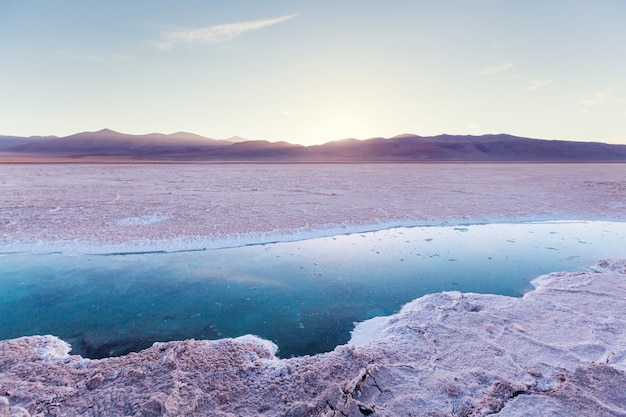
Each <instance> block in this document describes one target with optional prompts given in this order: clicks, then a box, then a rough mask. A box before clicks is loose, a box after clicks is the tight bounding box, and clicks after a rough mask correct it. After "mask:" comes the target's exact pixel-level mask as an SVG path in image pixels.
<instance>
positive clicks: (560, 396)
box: [0, 164, 626, 417]
mask: <svg viewBox="0 0 626 417" xmlns="http://www.w3.org/2000/svg"><path fill="white" fill-rule="evenodd" d="M0 186H1V188H0V195H1V198H0V213H1V216H2V217H1V223H0V224H1V227H2V229H1V230H2V235H1V237H0V239H1V240H0V245H1V247H2V248H3V251H5V252H10V251H11V250H12V249H25V250H26V249H28V248H31V249H33V248H35V249H37V248H39V249H45V248H55V247H61V248H63V245H70V246H71V247H74V248H76V247H79V248H80V247H81V246H83V247H89V248H94V247H97V246H103V247H106V246H107V245H118V246H119V245H122V246H123V245H126V246H127V247H148V246H151V247H153V248H159V247H160V248H164V249H168V248H171V246H168V245H170V243H169V242H172V241H178V242H183V243H179V244H178V245H179V247H180V246H181V245H189V247H193V246H194V245H198V244H206V243H210V242H214V243H215V245H217V246H219V245H224V244H245V243H251V242H261V241H264V240H266V241H267V240H271V239H276V238H281V237H282V238H293V237H306V236H310V235H316V234H318V233H328V234H329V233H337V232H340V231H344V232H350V231H356V230H364V229H372V228H383V227H388V226H390V225H419V224H455V223H457V224H460V223H475V222H496V221H508V222H516V221H530V220H558V219H596V220H599V219H603V220H621V221H624V220H626V166H625V165H624V164H423V165H421V164H406V165H393V164H370V165H330V164H329V165H314V164H312V165H269V164H268V165H258V164H246V165H237V164H232V165H217V164H216V165H212V164H205V165H202V164H195V165H194V164H181V165H169V164H163V165H104V164H102V165H95V164H94V165H81V164H76V165H45V164H42V165H38V164H35V165H19V164H18V165H0ZM146 242H148V243H146ZM84 245H86V246H84ZM89 245H91V246H89ZM142 245H143V246H142ZM146 245H147V246H146ZM5 256H8V255H5ZM533 284H534V285H535V288H536V289H535V290H534V291H531V292H529V293H527V294H526V295H525V296H524V297H522V298H513V297H505V296H498V295H484V294H483V295H480V294H463V293H459V292H447V293H438V294H432V295H427V296H424V297H422V298H419V299H417V300H415V301H413V302H411V303H409V304H407V305H406V306H405V307H404V308H403V309H402V310H401V311H400V312H399V313H398V314H395V315H393V316H390V317H389V318H386V319H380V318H377V319H375V320H374V321H366V322H365V323H363V324H361V325H359V326H357V328H356V330H355V332H354V338H353V340H352V343H349V344H346V345H342V346H338V347H337V348H336V349H335V350H334V351H332V352H329V353H325V354H319V355H315V356H304V357H297V358H291V359H282V360H281V359H277V358H276V357H275V356H274V353H275V346H273V344H272V343H271V342H268V341H264V340H261V339H259V338H256V337H254V336H246V337H243V338H237V339H223V340H217V341H194V340H187V341H180V342H167V343H155V344H154V345H153V346H152V347H151V348H149V349H146V350H144V351H142V352H139V353H131V354H129V355H126V356H122V357H117V358H107V359H102V360H89V359H84V358H81V357H79V356H72V355H70V354H69V352H70V347H69V346H68V345H67V343H65V342H63V341H61V340H60V339H58V338H55V337H53V336H33V337H24V338H19V339H12V340H7V341H0V416H9V415H21V416H30V415H33V416H34V415H38V416H42V415H46V416H47V415H58V416H64V415H86V416H108V415H134V416H161V415H163V416H179V415H197V416H204V415H216V416H257V415H258V416H363V415H371V416H399V415H406V416H424V415H429V416H465V417H467V416H483V415H491V414H498V415H502V416H526V415H545V416H570V415H594V416H620V415H626V406H625V404H626V362H625V360H626V321H625V320H624V312H625V311H626V265H625V264H624V260H611V261H603V262H600V263H599V264H598V265H597V266H596V267H595V268H594V269H593V270H589V271H586V272H576V273H555V274H550V275H546V276H543V277H540V278H538V279H537V280H535V281H534V282H533Z"/></svg>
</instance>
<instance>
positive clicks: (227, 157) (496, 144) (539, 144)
mask: <svg viewBox="0 0 626 417" xmlns="http://www.w3.org/2000/svg"><path fill="white" fill-rule="evenodd" d="M0 151H4V152H5V153H6V152H10V153H13V154H19V155H29V154H30V155H39V156H41V155H44V156H45V155H49V156H56V157H72V158H74V159H77V158H81V157H87V156H98V157H100V158H105V159H106V158H114V157H125V158H132V159H141V160H163V161H167V160H171V161H276V162H281V161H284V162H292V161H293V162H302V161H310V162H412V161H417V162H420V161H421V162H426V161H467V162H525V161H527V162H594V161H606V162H609V161H624V162H626V145H611V144H606V143H599V142H572V141H564V140H542V139H530V138H523V137H518V136H512V135H507V134H497V135H482V136H463V135H445V134H444V135H438V136H417V135H412V134H402V135H398V136H394V137H392V138H388V139H385V138H372V139H367V140H358V139H343V140H338V141H332V142H328V143H325V144H323V145H315V146H302V145H294V144H291V143H288V142H268V141H264V140H245V139H243V138H240V137H236V136H234V137H232V138H230V139H225V140H216V139H209V138H206V137H203V136H199V135H196V134H193V133H186V132H178V133H173V134H170V135H165V134H161V133H151V134H147V135H127V134H123V133H119V132H115V131H112V130H109V129H104V130H100V131H98V132H84V133H78V134H75V135H71V136H66V137H60V138H58V137H31V138H19V137H14V136H0Z"/></svg>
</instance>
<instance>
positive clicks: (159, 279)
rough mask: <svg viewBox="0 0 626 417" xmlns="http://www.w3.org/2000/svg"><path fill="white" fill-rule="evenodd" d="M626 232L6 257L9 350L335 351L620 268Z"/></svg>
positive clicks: (518, 228)
mask: <svg viewBox="0 0 626 417" xmlns="http://www.w3.org/2000/svg"><path fill="white" fill-rule="evenodd" d="M624 248H626V223H616V222H547V223H529V224H489V225H470V226H456V227H414V228H395V229H388V230H383V231H378V232H370V233H362V234H352V235H342V236H335V237H328V238H318V239H310V240H303V241H298V242H286V243H273V244H266V245H256V246H246V247H239V248H229V249H216V250H206V251H196V252H178V253H150V254H123V255H122V254H115V255H67V254H28V253H19V254H3V255H0V284H1V285H2V288H3V291H2V292H0V317H2V326H1V327H0V339H8V338H14V337H19V336H24V335H33V334H54V335H56V336H59V337H61V338H63V339H64V340H66V341H68V342H70V343H71V344H72V346H73V353H75V354H81V355H83V356H87V357H91V358H100V357H106V356H112V355H120V354H124V353H127V352H129V351H137V350H140V349H143V348H146V347H148V346H150V345H151V344H152V343H153V342H155V341H165V340H180V339H188V338H196V339H215V338H221V337H235V336H240V335H243V334H246V333H252V334H256V335H259V336H261V337H263V338H266V339H269V340H272V341H274V342H275V343H276V344H277V345H278V346H279V349H280V350H279V353H278V354H279V356H282V357H289V356H293V355H305V354H314V353H319V352H324V351H330V350H332V349H333V348H334V347H335V346H336V345H338V344H341V343H345V342H347V341H348V340H349V338H350V330H352V328H353V323H354V322H359V321H363V320H365V319H368V318H371V317H374V316H380V315H389V314H392V313H394V312H397V311H398V310H399V309H400V307H401V306H402V305H403V304H405V303H406V302H408V301H410V300H412V299H415V298H417V297H420V296H422V295H424V294H427V293H433V292H439V291H451V290H454V291H462V292H479V293H492V294H502V295H510V296H521V295H522V294H523V293H524V292H526V291H527V290H529V289H530V288H531V285H530V280H532V279H533V278H535V277H536V276H538V275H541V274H544V273H548V272H552V271H563V270H567V271H574V270H580V269H584V268H586V267H588V266H590V265H593V264H594V263H595V262H596V261H598V260H599V259H602V258H608V257H624V256H626V254H625V253H624V252H625V250H624Z"/></svg>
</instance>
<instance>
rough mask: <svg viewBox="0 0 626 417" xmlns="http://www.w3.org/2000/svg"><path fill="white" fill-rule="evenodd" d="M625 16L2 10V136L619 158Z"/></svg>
mask: <svg viewBox="0 0 626 417" xmlns="http://www.w3.org/2000/svg"><path fill="white" fill-rule="evenodd" d="M625 22H626V1H624V0H594V1H591V0H584V1H581V0H528V1H519V0H429V1H425V0H389V1H385V2H383V1H380V0H375V1H374V0H315V1H313V0H311V1H308V0H307V1H303V0H268V1H259V0H251V1H245V0H229V1H226V0H224V1H207V0H202V1H200V0H179V1H164V0H135V1H132V0H123V1H119V0H108V1H95V0H93V1H89V0H39V1H37V0H0V134H5V135H21V136H29V135H59V136H64V135H68V134H72V133H76V132H81V131H94V130H99V129H102V128H105V127H106V128H110V129H114V130H118V131H122V132H126V133H134V134H141V133H150V132H162V133H173V132H176V131H188V132H194V133H198V134H201V135H204V136H208V137H212V138H216V139H221V138H226V137H230V136H233V135H239V136H243V137H246V138H248V139H267V140H272V141H277V140H286V141H289V142H293V143H302V144H312V143H322V142H326V141H329V140H335V139H341V138H346V137H356V138H360V139H363V138H368V137H374V136H384V137H389V136H393V135H396V134H401V133H416V134H421V135H434V134H439V133H450V134H484V133H503V132H504V133H511V134H515V135H520V136H528V137H537V138H546V139H569V140H591V141H602V142H612V143H626V24H625Z"/></svg>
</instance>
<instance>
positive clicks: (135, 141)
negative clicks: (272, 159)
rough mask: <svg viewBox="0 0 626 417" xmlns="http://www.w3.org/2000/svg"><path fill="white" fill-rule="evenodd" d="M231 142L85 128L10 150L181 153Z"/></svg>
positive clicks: (188, 135) (72, 153) (183, 134)
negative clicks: (75, 132)
mask: <svg viewBox="0 0 626 417" xmlns="http://www.w3.org/2000/svg"><path fill="white" fill-rule="evenodd" d="M231 144H232V143H231V142H228V141H223V140H215V139H209V138H205V137H203V136H200V135H196V134H193V133H187V132H178V133H173V134H171V135H164V134H162V133H150V134H147V135H128V134H124V133H119V132H116V131H114V130H110V129H103V130H99V131H97V132H83V133H77V134H75V135H70V136H66V137H61V138H52V139H49V140H42V141H36V142H31V143H26V144H23V145H18V146H14V147H12V148H9V149H8V150H10V151H14V152H27V153H37V154H50V155H67V156H77V155H154V154H160V153H181V152H190V151H202V150H206V149H211V148H216V147H222V146H227V145H231Z"/></svg>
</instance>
